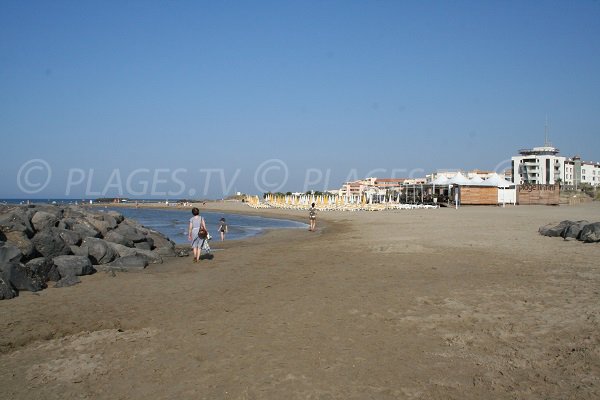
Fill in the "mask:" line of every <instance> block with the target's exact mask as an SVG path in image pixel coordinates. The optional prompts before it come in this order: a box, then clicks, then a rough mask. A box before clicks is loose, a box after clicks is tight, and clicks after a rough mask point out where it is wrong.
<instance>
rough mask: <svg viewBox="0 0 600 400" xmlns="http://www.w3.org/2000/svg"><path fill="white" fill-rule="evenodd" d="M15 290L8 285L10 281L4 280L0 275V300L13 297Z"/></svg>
mask: <svg viewBox="0 0 600 400" xmlns="http://www.w3.org/2000/svg"><path fill="white" fill-rule="evenodd" d="M16 296H17V292H15V290H14V289H13V287H12V286H11V285H10V282H5V281H4V279H2V276H1V275H0V300H8V299H14V298H15V297H16Z"/></svg>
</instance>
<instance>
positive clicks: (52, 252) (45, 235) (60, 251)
mask: <svg viewBox="0 0 600 400" xmlns="http://www.w3.org/2000/svg"><path fill="white" fill-rule="evenodd" d="M31 242H32V243H33V245H34V246H35V249H36V250H37V252H38V253H40V254H41V255H42V256H44V257H49V258H53V257H56V256H60V255H65V254H70V253H71V249H70V247H69V245H68V244H67V243H65V241H64V240H63V239H62V238H61V237H60V235H59V233H58V232H56V231H53V230H49V229H48V230H45V231H41V232H38V233H36V234H35V236H34V237H33V238H32V239H31Z"/></svg>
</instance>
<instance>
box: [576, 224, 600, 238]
mask: <svg viewBox="0 0 600 400" xmlns="http://www.w3.org/2000/svg"><path fill="white" fill-rule="evenodd" d="M579 240H581V241H583V242H586V243H594V242H600V222H594V223H593V224H587V225H586V226H584V227H583V229H581V233H580V234H579Z"/></svg>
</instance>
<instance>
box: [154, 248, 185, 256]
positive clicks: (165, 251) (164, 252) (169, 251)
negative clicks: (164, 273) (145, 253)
mask: <svg viewBox="0 0 600 400" xmlns="http://www.w3.org/2000/svg"><path fill="white" fill-rule="evenodd" d="M154 252H155V253H156V254H158V255H159V256H161V257H177V252H176V251H175V248H173V247H158V248H156V249H154ZM186 257H187V254H186Z"/></svg>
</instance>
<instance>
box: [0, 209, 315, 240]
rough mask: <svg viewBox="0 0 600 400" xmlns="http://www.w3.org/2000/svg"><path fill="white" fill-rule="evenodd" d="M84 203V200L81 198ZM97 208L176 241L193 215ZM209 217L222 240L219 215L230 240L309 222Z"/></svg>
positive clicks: (213, 232)
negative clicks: (117, 213)
mask: <svg viewBox="0 0 600 400" xmlns="http://www.w3.org/2000/svg"><path fill="white" fill-rule="evenodd" d="M26 202H27V200H22V199H10V200H0V203H8V204H25V203H26ZM31 202H32V203H34V202H35V203H50V204H52V203H53V202H55V203H56V204H59V205H67V204H75V202H76V201H75V200H64V199H60V200H59V199H56V200H54V199H48V200H33V201H31ZM79 203H80V204H81V201H79ZM95 210H97V211H100V210H114V211H117V212H119V213H121V214H123V216H125V217H127V218H131V219H134V220H136V221H137V222H139V223H140V224H142V225H144V226H146V227H148V228H152V229H154V230H157V231H159V232H160V233H162V234H164V235H166V236H168V237H169V238H170V239H171V240H172V241H174V242H175V243H188V240H187V230H188V226H189V222H190V218H191V217H192V213H191V211H190V210H164V209H150V208H120V207H114V208H111V207H107V208H96V209H95ZM201 215H202V217H204V219H205V221H206V227H207V228H208V231H209V232H210V234H211V235H212V236H213V238H214V240H219V232H218V229H219V219H221V218H225V220H226V222H227V227H228V233H227V237H226V239H227V240H235V239H244V238H248V237H252V236H256V235H259V234H261V233H263V232H264V231H265V230H267V229H290V228H304V229H305V228H307V227H308V225H306V224H304V223H301V222H296V221H290V220H285V219H275V218H263V217H258V216H252V215H242V214H227V213H218V212H203V213H201Z"/></svg>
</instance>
